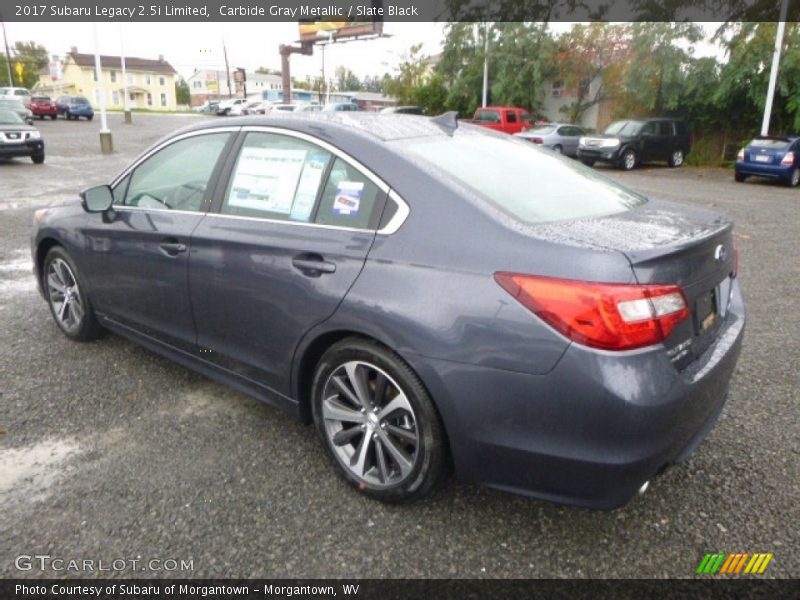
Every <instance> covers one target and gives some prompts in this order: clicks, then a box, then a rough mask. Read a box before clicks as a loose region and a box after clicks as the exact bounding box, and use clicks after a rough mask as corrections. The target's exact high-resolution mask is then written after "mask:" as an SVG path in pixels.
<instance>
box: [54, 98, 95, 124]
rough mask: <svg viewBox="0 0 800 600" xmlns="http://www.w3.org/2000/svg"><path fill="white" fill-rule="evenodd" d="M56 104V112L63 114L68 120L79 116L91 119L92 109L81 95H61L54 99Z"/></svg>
mask: <svg viewBox="0 0 800 600" xmlns="http://www.w3.org/2000/svg"><path fill="white" fill-rule="evenodd" d="M56 106H57V107H58V114H60V115H64V117H65V118H66V119H67V120H68V121H69V120H72V119H76V120H77V119H80V118H81V117H85V118H86V120H88V121H91V120H92V119H93V118H94V109H93V108H92V105H91V104H89V101H88V100H87V99H86V98H84V97H83V96H61V97H59V98H58V100H56Z"/></svg>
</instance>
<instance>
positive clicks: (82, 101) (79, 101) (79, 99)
mask: <svg viewBox="0 0 800 600" xmlns="http://www.w3.org/2000/svg"><path fill="white" fill-rule="evenodd" d="M72 101H73V102H74V103H75V104H89V101H88V100H87V99H86V98H84V97H83V96H77V97H75V98H73V99H72Z"/></svg>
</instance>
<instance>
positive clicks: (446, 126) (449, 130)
mask: <svg viewBox="0 0 800 600" xmlns="http://www.w3.org/2000/svg"><path fill="white" fill-rule="evenodd" d="M431 122H432V123H434V124H435V125H436V126H437V127H439V128H440V129H441V130H442V131H444V132H445V133H446V134H447V135H450V136H452V135H453V132H454V131H455V130H456V129H458V113H457V112H456V111H454V110H451V111H450V112H446V113H444V114H441V115H439V116H438V117H433V118H432V119H431Z"/></svg>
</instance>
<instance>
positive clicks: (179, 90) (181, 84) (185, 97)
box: [175, 77, 192, 104]
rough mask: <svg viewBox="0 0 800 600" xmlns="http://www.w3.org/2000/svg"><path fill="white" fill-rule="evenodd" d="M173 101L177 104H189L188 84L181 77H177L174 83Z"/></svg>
mask: <svg viewBox="0 0 800 600" xmlns="http://www.w3.org/2000/svg"><path fill="white" fill-rule="evenodd" d="M175 100H176V101H177V103H178V104H191V101H192V98H191V93H190V92H189V84H188V83H186V80H185V79H184V78H183V77H179V78H178V80H177V81H176V82H175Z"/></svg>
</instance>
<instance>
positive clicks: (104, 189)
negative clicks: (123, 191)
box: [81, 185, 114, 213]
mask: <svg viewBox="0 0 800 600" xmlns="http://www.w3.org/2000/svg"><path fill="white" fill-rule="evenodd" d="M81 201H82V203H83V210H85V211H86V212H90V213H99V212H106V211H107V210H109V209H111V207H112V206H113V204H114V195H113V194H112V193H111V188H110V187H109V186H107V185H97V186H95V187H91V188H88V189H85V190H83V191H82V192H81Z"/></svg>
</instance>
